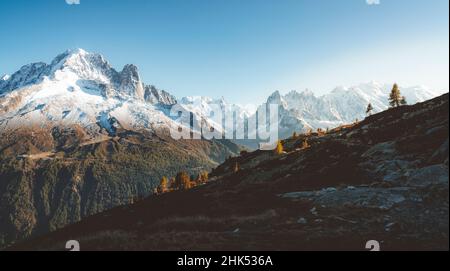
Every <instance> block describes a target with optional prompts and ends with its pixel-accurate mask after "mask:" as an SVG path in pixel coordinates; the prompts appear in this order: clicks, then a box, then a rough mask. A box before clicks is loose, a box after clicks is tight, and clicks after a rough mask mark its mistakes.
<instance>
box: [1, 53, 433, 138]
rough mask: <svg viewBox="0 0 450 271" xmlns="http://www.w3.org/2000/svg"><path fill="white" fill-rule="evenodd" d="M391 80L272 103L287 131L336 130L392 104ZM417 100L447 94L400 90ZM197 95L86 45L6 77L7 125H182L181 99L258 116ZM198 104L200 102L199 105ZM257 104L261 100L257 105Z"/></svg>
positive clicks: (191, 106)
mask: <svg viewBox="0 0 450 271" xmlns="http://www.w3.org/2000/svg"><path fill="white" fill-rule="evenodd" d="M391 87H392V85H385V84H379V83H376V82H370V83H366V84H360V85H358V86H354V87H349V88H346V87H338V88H336V89H334V90H333V91H332V92H330V93H329V94H326V95H323V96H316V95H315V94H314V93H313V92H312V91H309V90H306V91H303V92H297V91H291V92H289V93H287V94H286V95H281V94H280V92H278V91H277V92H274V93H273V94H272V95H271V96H270V97H269V98H268V99H267V103H271V104H278V105H279V109H280V110H279V131H280V136H281V137H286V136H289V135H290V134H291V133H292V132H293V131H298V132H300V131H304V130H306V129H309V128H313V129H316V128H327V127H329V128H332V127H335V126H337V125H340V124H343V123H349V122H353V121H354V120H355V119H362V118H364V117H365V110H366V108H367V105H368V104H369V103H371V104H372V106H373V107H374V111H375V112H379V111H383V110H385V109H387V108H388V95H389V91H390V88H391ZM401 92H402V95H404V96H405V97H406V99H407V101H408V103H410V104H413V103H417V102H421V101H425V100H428V99H431V98H434V97H436V96H438V95H439V94H441V93H440V92H436V91H432V90H430V89H428V88H426V87H421V86H417V87H409V88H401ZM193 99H194V98H193V97H184V98H181V99H180V100H177V99H176V98H175V97H174V96H173V95H171V94H170V93H168V92H166V91H164V90H160V89H157V88H156V87H154V86H152V85H146V84H145V83H144V82H143V81H142V79H141V76H140V75H139V71H138V68H137V67H136V66H135V65H131V64H130V65H125V67H123V69H122V70H121V71H117V70H115V69H114V68H113V67H112V66H111V65H110V63H109V62H108V61H107V60H106V59H105V58H104V57H103V56H102V55H100V54H95V53H89V52H86V51H84V50H82V49H76V50H68V51H66V52H64V53H62V54H60V55H58V56H57V57H56V58H55V59H54V60H53V61H52V62H51V63H50V64H46V63H42V62H39V63H32V64H28V65H25V66H23V67H22V68H20V70H18V71H17V72H15V73H14V74H12V75H11V76H9V75H5V76H2V77H0V131H5V130H8V129H10V128H16V127H20V126H27V125H39V126H41V127H44V126H48V127H51V126H56V125H73V124H77V125H80V126H81V127H84V128H86V129H89V130H91V131H93V132H102V131H107V132H109V133H111V132H113V131H114V127H115V126H121V127H123V128H127V129H149V130H153V129H157V128H159V127H161V128H170V127H177V125H178V124H177V122H176V121H175V120H174V118H173V117H172V116H170V114H169V112H170V110H169V108H170V106H173V105H175V104H178V105H180V106H182V107H183V108H185V109H186V110H189V111H190V112H192V113H193V114H195V115H197V116H199V117H201V118H200V119H203V120H205V121H206V122H209V123H211V124H213V121H212V120H209V119H208V117H209V110H210V108H211V106H212V105H213V104H219V105H220V106H221V107H222V108H223V109H224V110H225V111H226V110H228V111H231V113H232V111H235V110H236V111H238V112H240V114H238V115H237V116H236V118H237V121H239V122H242V120H243V119H245V118H255V116H254V115H253V114H254V112H255V110H247V108H242V107H240V106H238V105H230V104H228V103H227V102H226V101H225V99H223V98H222V99H212V98H207V97H203V98H202V99H201V103H199V104H196V103H193ZM196 106H197V107H196ZM255 108H256V106H255Z"/></svg>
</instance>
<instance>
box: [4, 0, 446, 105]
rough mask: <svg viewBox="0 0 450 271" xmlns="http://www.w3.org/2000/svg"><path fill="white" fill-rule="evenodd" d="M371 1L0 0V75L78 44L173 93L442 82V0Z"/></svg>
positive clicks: (238, 95)
mask: <svg viewBox="0 0 450 271" xmlns="http://www.w3.org/2000/svg"><path fill="white" fill-rule="evenodd" d="M67 1H74V0H67ZM367 1H369V2H375V4H372V5H369V4H368V3H367ZM376 2H377V0H80V4H79V5H68V4H67V3H66V0H32V1H31V0H1V1H0V73H5V74H10V73H12V72H14V71H16V70H17V69H19V68H20V67H21V66H22V65H24V64H27V63H30V62H34V61H44V62H50V61H51V60H52V59H53V58H54V57H55V56H56V55H57V54H59V53H61V52H63V51H65V50H66V49H70V48H83V49H85V50H87V51H91V52H98V53H101V54H103V55H105V57H106V58H107V59H108V60H109V61H110V62H111V64H112V65H113V66H114V67H115V68H116V69H118V70H121V69H122V67H123V65H125V64H127V63H133V64H135V65H137V66H138V67H139V68H140V73H141V76H142V78H143V80H144V81H145V82H146V83H148V84H154V85H156V86H157V87H158V88H162V89H166V90H168V91H170V92H171V93H173V94H174V95H176V96H178V97H181V96H186V95H209V96H213V97H220V96H224V97H225V98H226V99H227V100H229V101H232V102H239V103H251V102H260V101H262V100H263V99H264V98H265V97H266V96H267V95H269V94H270V93H272V92H273V91H274V90H280V91H281V92H282V93H285V92H288V91H289V90H292V89H297V90H303V89H305V88H309V89H311V90H313V91H314V92H316V93H318V94H322V93H325V92H329V91H330V90H332V89H333V88H334V87H335V86H338V85H346V86H348V85H353V84H358V83H361V82H367V81H371V80H375V81H379V82H382V83H385V82H386V83H390V82H393V81H397V82H399V83H400V84H403V85H408V86H410V85H418V84H422V85H427V86H430V87H432V88H434V89H439V90H448V86H449V77H448V72H449V53H448V51H449V13H448V12H449V1H448V0H379V4H376Z"/></svg>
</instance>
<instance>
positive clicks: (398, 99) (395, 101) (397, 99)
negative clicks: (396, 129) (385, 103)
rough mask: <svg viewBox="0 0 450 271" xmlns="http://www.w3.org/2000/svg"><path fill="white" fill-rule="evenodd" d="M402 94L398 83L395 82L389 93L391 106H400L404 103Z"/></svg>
mask: <svg viewBox="0 0 450 271" xmlns="http://www.w3.org/2000/svg"><path fill="white" fill-rule="evenodd" d="M402 98H403V97H402V95H401V93H400V88H399V87H398V85H397V84H394V86H393V87H392V90H391V94H389V104H390V106H391V107H398V106H400V105H401V104H402Z"/></svg>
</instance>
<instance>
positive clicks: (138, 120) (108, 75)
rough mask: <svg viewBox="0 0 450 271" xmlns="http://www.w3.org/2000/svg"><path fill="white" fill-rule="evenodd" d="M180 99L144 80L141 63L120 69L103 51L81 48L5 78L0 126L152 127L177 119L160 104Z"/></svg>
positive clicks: (0, 90) (0, 92)
mask: <svg viewBox="0 0 450 271" xmlns="http://www.w3.org/2000/svg"><path fill="white" fill-rule="evenodd" d="M175 103H176V99H175V97H173V96H172V95H170V94H169V93H167V92H165V91H162V90H158V89H156V88H155V87H154V86H147V85H145V84H143V82H142V81H141V78H140V76H139V73H138V69H137V67H136V66H134V65H126V66H125V67H124V68H123V70H122V71H120V72H117V71H116V70H115V69H114V68H112V67H111V65H110V64H109V63H108V62H107V61H106V60H105V59H104V58H103V56H101V55H99V54H93V53H88V52H86V51H84V50H81V49H78V50H73V51H66V52H65V53H63V54H61V55H59V56H57V57H56V58H55V59H54V60H53V61H52V63H51V64H45V63H33V64H29V65H26V66H23V67H22V68H21V69H20V70H19V71H17V72H16V73H14V74H13V75H11V76H10V77H5V78H3V79H2V82H1V85H0V114H1V115H0V116H1V117H0V129H1V130H5V129H8V128H14V127H17V126H20V125H24V124H26V125H39V126H41V127H42V126H47V125H49V126H51V125H64V124H78V125H80V126H82V127H84V128H89V129H90V130H92V129H93V130H94V131H97V130H101V129H106V130H108V131H110V132H111V130H112V128H113V127H112V126H111V125H113V124H114V125H117V124H120V125H121V126H123V127H127V128H147V129H152V128H153V127H155V126H158V125H170V124H172V120H171V119H170V118H169V117H168V116H166V114H164V113H163V111H161V110H160V107H161V106H169V105H173V104H175Z"/></svg>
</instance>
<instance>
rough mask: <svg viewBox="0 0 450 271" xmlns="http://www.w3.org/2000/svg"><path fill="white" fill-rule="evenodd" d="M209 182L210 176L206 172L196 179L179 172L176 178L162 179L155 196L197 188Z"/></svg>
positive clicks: (202, 172)
mask: <svg viewBox="0 0 450 271" xmlns="http://www.w3.org/2000/svg"><path fill="white" fill-rule="evenodd" d="M208 180H209V174H208V172H206V171H201V172H200V173H199V174H198V175H197V176H196V177H194V176H190V175H189V174H188V173H186V172H184V171H183V172H179V173H177V175H176V176H175V177H172V178H170V179H169V178H167V177H166V176H164V177H162V178H161V181H160V183H159V185H158V187H157V188H156V189H155V191H154V192H155V194H164V193H168V192H172V191H177V190H188V189H191V188H194V187H196V186H199V185H202V184H205V183H207V182H208Z"/></svg>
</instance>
